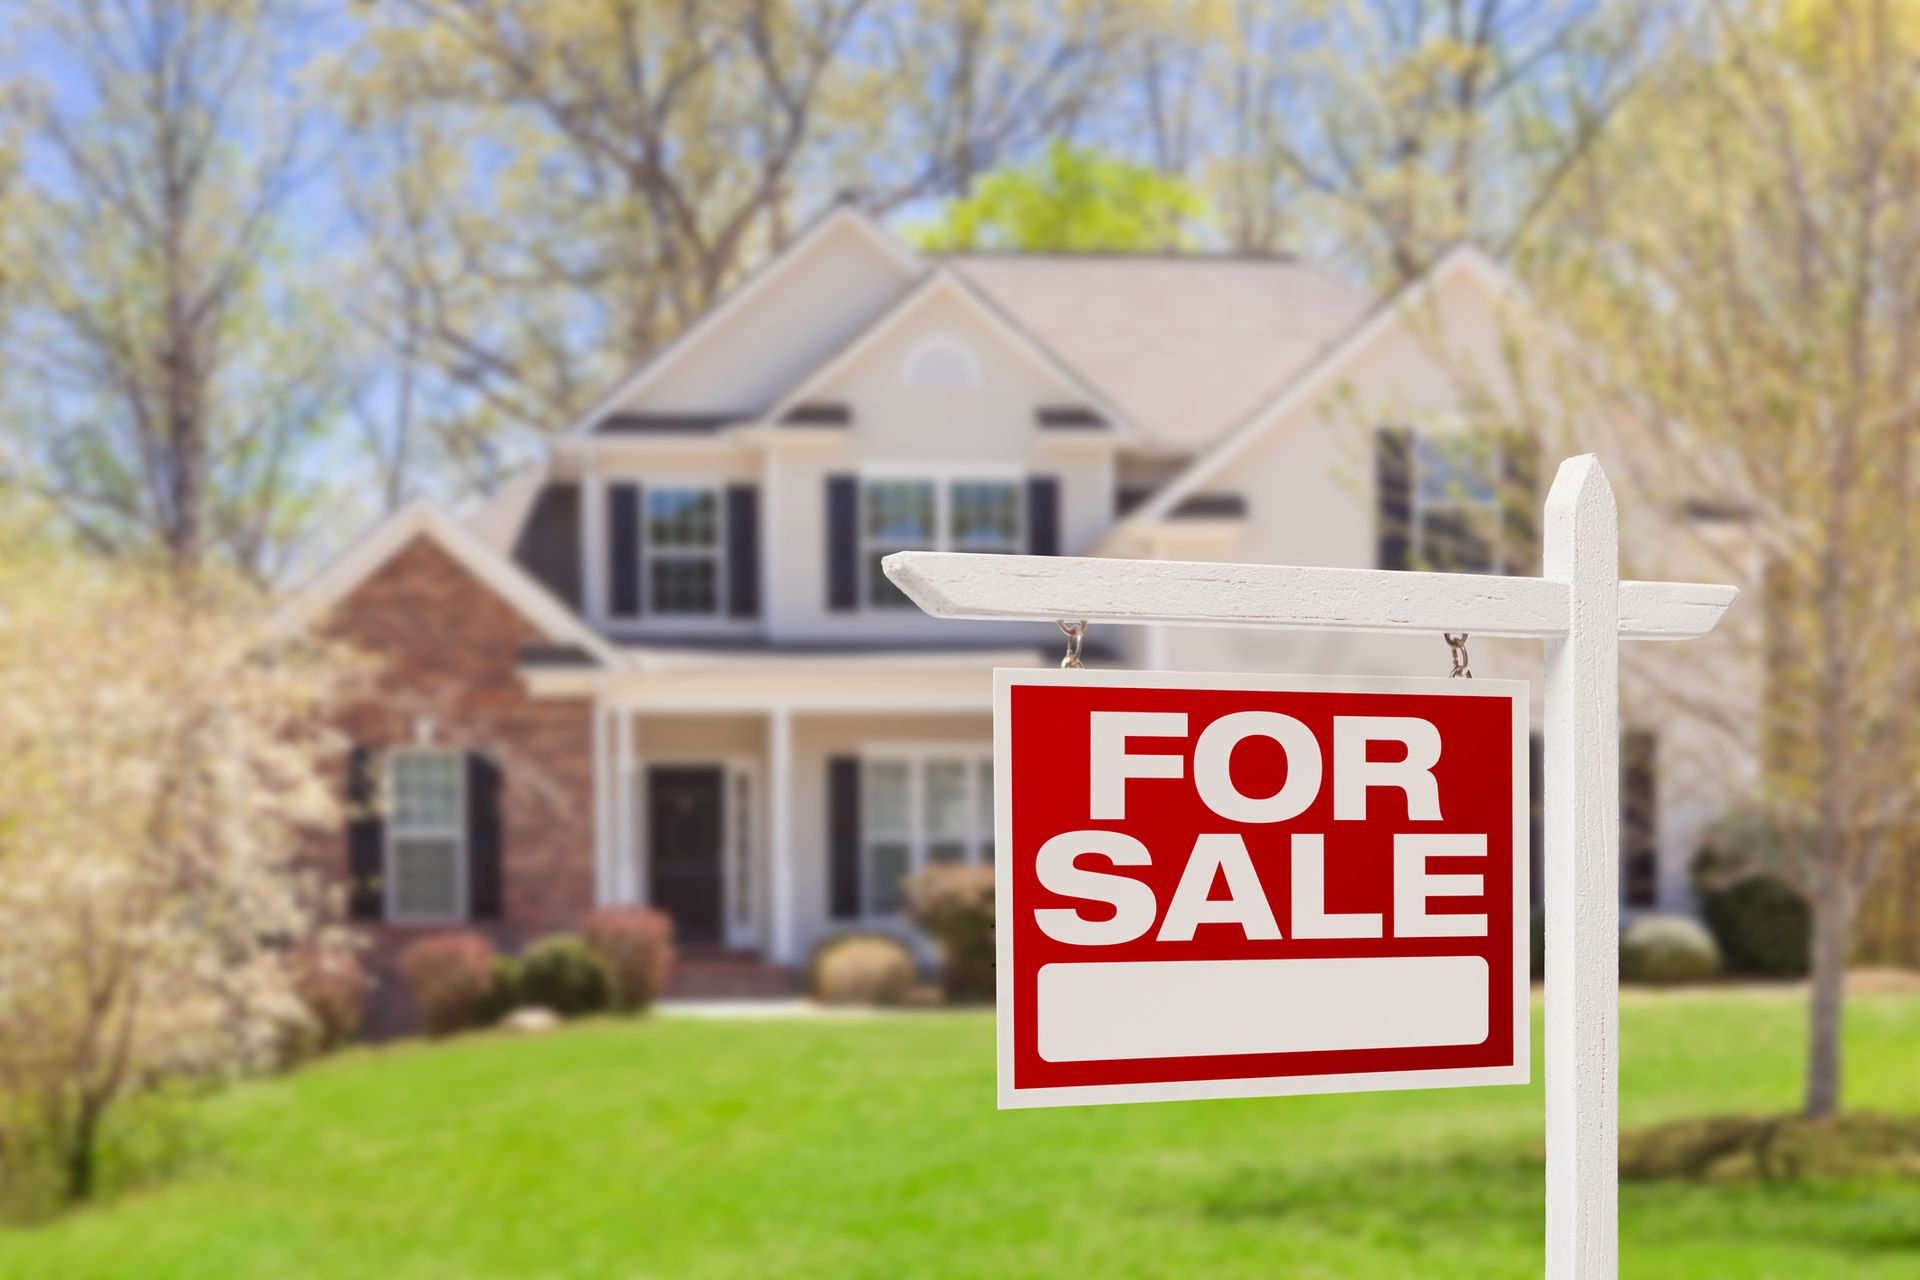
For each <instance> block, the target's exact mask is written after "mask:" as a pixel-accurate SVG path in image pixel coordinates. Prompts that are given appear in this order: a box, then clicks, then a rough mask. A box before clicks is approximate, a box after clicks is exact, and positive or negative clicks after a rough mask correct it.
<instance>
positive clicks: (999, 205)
mask: <svg viewBox="0 0 1920 1280" xmlns="http://www.w3.org/2000/svg"><path fill="white" fill-rule="evenodd" d="M1206 214H1207V209H1206V204H1205V202H1204V201H1203V200H1201V198H1200V196H1199V194H1198V193H1197V192H1196V191H1194V189H1193V187H1192V186H1191V185H1189V184H1188V183H1186V182H1184V181H1182V180H1181V179H1179V178H1175V177H1171V176H1169V175H1167V174H1164V173H1162V172H1160V171H1159V170H1158V169H1155V168H1153V167H1152V166H1150V165H1145V164H1138V163H1135V162H1133V161H1130V160H1126V159H1123V158H1121V157H1118V156H1110V155H1106V154H1104V153H1102V152H1099V151H1094V150H1091V149H1088V148H1074V147H1069V146H1067V145H1066V144H1065V143H1063V142H1056V143H1054V144H1053V145H1052V146H1050V147H1048V148H1047V150H1046V153H1045V154H1044V155H1043V156H1042V157H1041V158H1040V159H1039V160H1036V161H1034V162H1032V163H1031V164H1025V165H1019V166H1015V167H1010V168H1004V169H996V170H994V171H993V172H991V173H988V174H986V175H985V176H983V177H982V178H981V179H980V180H979V181H978V182H977V183H975V184H974V187H973V190H972V191H971V192H970V193H968V194H967V195H965V196H962V197H959V198H958V199H955V200H953V201H951V202H950V203H948V205H947V206H946V208H945V209H944V210H942V212H941V216H940V220H939V221H938V222H937V223H935V224H934V225H932V226H930V227H928V228H926V229H925V230H924V231H922V232H921V233H920V234H919V236H918V239H919V240H920V242H921V244H922V245H924V246H925V247H926V248H929V249H934V250H954V249H1019V250H1028V251H1033V250H1102V249H1104V250H1131V251H1140V250H1169V251H1171V250H1178V249H1182V248H1190V247H1192V245H1193V244H1194V241H1195V239H1196V231H1197V229H1198V228H1199V226H1200V224H1201V223H1202V222H1203V221H1204V219H1205V218H1206Z"/></svg>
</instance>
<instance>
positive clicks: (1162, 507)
mask: <svg viewBox="0 0 1920 1280" xmlns="http://www.w3.org/2000/svg"><path fill="white" fill-rule="evenodd" d="M1455 275H1464V276H1466V277H1467V278H1469V279H1471V280H1473V281H1474V282H1475V283H1476V284H1478V285H1479V286H1480V287H1481V288H1483V289H1486V290H1488V291H1490V292H1492V293H1493V294H1494V295H1495V298H1496V300H1503V299H1505V298H1506V297H1508V296H1510V295H1511V294H1512V292H1513V286H1512V284H1511V282H1510V280H1509V278H1508V277H1507V275H1506V273H1505V272H1504V271H1503V270H1502V269H1501V268H1500V267H1499V266H1497V265H1496V264H1495V263H1493V262H1492V261H1490V260H1489V259H1488V258H1487V257H1486V255H1485V254H1483V253H1481V252H1480V251H1478V250H1477V249H1473V248H1471V247H1461V248H1457V249H1454V250H1451V251H1449V252H1448V253H1447V254H1446V255H1445V256H1444V257H1442V258H1441V259H1440V261H1438V262H1436V263H1435V264H1434V265H1433V266H1432V267H1431V268H1429V269H1428V271H1427V273H1426V274H1425V275H1423V276H1421V277H1420V278H1419V279H1417V280H1415V281H1413V282H1412V283H1410V284H1408V285H1407V286H1405V287H1404V288H1402V289H1401V290H1400V291H1399V292H1398V293H1396V294H1394V295H1392V296H1391V297H1389V298H1388V299H1387V300H1386V301H1385V302H1383V303H1382V304H1380V305H1379V306H1378V307H1376V308H1375V309H1374V310H1373V311H1372V312H1371V313H1369V314H1368V315H1367V316H1366V317H1365V318H1364V319H1362V320H1361V321H1360V322H1359V323H1358V324H1357V325H1355V326H1354V327H1353V328H1352V329H1350V330H1348V331H1347V334H1346V336H1345V337H1343V338H1341V339H1339V340H1338V341H1336V342H1335V343H1334V344H1333V345H1332V346H1330V347H1329V348H1327V350H1326V351H1325V352H1324V353H1323V354H1321V355H1320V357H1319V358H1318V359H1316V360H1314V361H1313V362H1312V363H1311V364H1309V365H1307V367H1306V368H1304V369H1302V370H1301V371H1300V372H1299V373H1297V374H1295V375H1294V377H1293V378H1292V379H1290V380H1289V381H1288V383H1287V385H1286V386H1285V387H1284V388H1282V389H1281V391H1280V392H1279V394H1278V395H1276V396H1275V397H1274V398H1273V399H1271V400H1269V401H1267V402H1266V403H1265V404H1264V405H1262V406H1261V407H1259V408H1257V409H1255V410H1254V412H1253V415H1252V416H1251V417H1250V418H1248V419H1247V421H1246V422H1244V423H1243V424H1241V425H1240V426H1239V427H1236V428H1234V429H1233V430H1232V431H1230V432H1229V433H1228V434H1227V435H1226V436H1224V437H1223V438H1222V439H1221V440H1220V441H1219V443H1217V444H1215V445H1214V446H1213V447H1212V448H1211V449H1208V450H1207V451H1206V452H1205V453H1203V454H1201V455H1200V456H1199V457H1198V458H1196V459H1194V461H1193V463H1192V465H1190V466H1189V467H1187V469H1186V470H1185V471H1182V472H1181V473H1180V474H1179V475H1177V476H1175V477H1174V478H1173V479H1172V480H1171V481H1169V482H1168V483H1167V485H1166V486H1165V487H1164V488H1162V489H1161V490H1160V492H1158V493H1157V494H1155V495H1154V496H1153V497H1152V498H1151V499H1149V500H1148V501H1147V502H1146V503H1145V504H1144V505H1143V506H1141V507H1140V508H1139V509H1137V510H1135V511H1134V512H1132V513H1131V514H1129V515H1128V516H1127V517H1126V518H1125V519H1123V520H1121V521H1120V522H1119V523H1117V524H1115V525H1114V526H1113V527H1112V528H1110V529H1109V530H1108V531H1107V534H1106V536H1105V537H1104V538H1102V539H1101V546H1103V547H1104V546H1110V545H1113V543H1114V540H1116V539H1118V538H1122V537H1125V536H1127V535H1129V534H1140V533H1143V532H1144V529H1145V526H1147V525H1152V524H1157V523H1159V522H1160V521H1162V520H1164V519H1166V517H1167V516H1168V515H1169V514H1170V513H1171V512H1172V511H1173V509H1174V508H1175V507H1177V506H1178V505H1180V503H1181V501H1182V500H1184V499H1185V498H1187V497H1188V496H1189V495H1191V494H1192V493H1193V492H1194V491H1195V490H1197V489H1198V488H1200V486H1201V485H1203V484H1205V483H1207V482H1208V481H1209V480H1211V479H1213V478H1214V477H1215V476H1216V475H1218V474H1219V473H1220V472H1221V471H1222V470H1223V469H1224V468H1225V467H1226V466H1227V464H1228V463H1230V462H1232V461H1233V460H1234V459H1235V458H1237V457H1239V456H1240V454H1241V453H1243V452H1244V451H1245V450H1246V449H1247V448H1248V447H1249V446H1251V445H1252V444H1254V443H1255V442H1256V441H1258V440H1259V439H1260V438H1261V437H1262V436H1264V435H1266V433H1267V432H1268V431H1269V430H1270V429H1271V428H1273V427H1274V426H1275V425H1276V424H1277V423H1279V422H1281V421H1284V420H1285V419H1286V418H1287V417H1288V416H1289V415H1290V414H1292V413H1293V412H1294V411H1295V410H1297V409H1299V408H1301V407H1302V406H1303V405H1305V404H1307V403H1308V402H1309V401H1310V400H1312V399H1313V398H1314V397H1315V396H1319V395H1321V394H1324V393H1325V392H1327V391H1328V390H1330V389H1331V388H1330V384H1331V383H1332V382H1333V381H1334V379H1335V378H1336V377H1338V376H1339V375H1340V374H1342V373H1344V372H1345V370H1346V368H1347V366H1348V365H1350V364H1352V363H1353V362H1354V361H1355V360H1357V359H1359V358H1360V357H1361V356H1362V355H1364V354H1365V353H1366V352H1367V350H1368V349H1369V348H1371V347H1372V346H1373V345H1374V344H1375V343H1377V342H1379V341H1380V340H1381V338H1382V337H1384V336H1385V335H1387V334H1389V333H1391V332H1392V331H1393V330H1394V329H1395V328H1396V327H1397V326H1399V325H1401V324H1403V323H1404V322H1405V320H1406V314H1407V312H1408V311H1409V310H1411V309H1412V308H1414V307H1415V306H1418V305H1421V304H1423V303H1424V302H1425V301H1426V300H1427V299H1428V298H1430V297H1431V296H1432V294H1433V292H1434V291H1435V290H1436V289H1438V288H1439V287H1440V286H1441V284H1443V283H1444V282H1445V281H1447V280H1449V279H1451V278H1453V277H1454V276H1455Z"/></svg>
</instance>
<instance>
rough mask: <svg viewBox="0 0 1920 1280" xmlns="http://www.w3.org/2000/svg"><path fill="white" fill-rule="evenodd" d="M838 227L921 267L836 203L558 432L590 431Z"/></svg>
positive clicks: (910, 268)
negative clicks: (856, 233) (850, 231)
mask: <svg viewBox="0 0 1920 1280" xmlns="http://www.w3.org/2000/svg"><path fill="white" fill-rule="evenodd" d="M841 227H849V228H852V229H854V230H856V231H858V232H859V233H860V234H861V235H862V236H864V237H866V238H867V239H868V240H870V241H872V242H873V244H874V245H875V246H877V247H878V248H879V249H880V250H881V251H882V253H884V254H885V255H886V256H887V257H888V258H890V259H892V260H893V261H894V262H896V263H898V264H899V265H900V267H901V268H902V269H903V270H904V271H907V272H910V273H918V272H919V271H920V270H921V263H920V260H919V259H918V258H916V257H915V256H914V255H913V253H912V251H911V250H909V249H908V248H907V247H906V246H905V245H903V244H901V243H900V242H899V241H898V240H895V239H894V238H893V237H892V236H890V235H888V234H887V233H886V232H885V231H883V230H881V229H880V227H878V226H877V225H875V223H874V221H873V219H871V218H869V217H868V216H867V215H866V214H864V213H862V212H861V211H860V210H859V209H857V208H855V207H853V206H852V205H849V204H836V205H834V206H833V207H832V208H831V209H829V210H828V211H827V212H826V213H825V214H823V215H822V216H821V217H820V218H818V219H816V220H815V221H814V223H813V225H812V226H810V227H808V228H807V229H806V230H804V231H802V232H801V233H800V235H799V236H797V237H796V238H795V239H794V240H793V241H792V243H790V244H788V245H787V246H786V248H785V249H783V250H782V251H781V252H779V253H776V254H775V255H774V256H773V257H772V258H770V259H769V260H767V261H766V262H764V263H762V264H761V265H760V267H759V269H758V270H756V271H754V272H752V273H751V274H750V275H748V276H747V278H746V279H745V280H743V281H741V282H740V284H739V285H738V286H736V287H735V288H734V289H733V290H732V291H731V292H730V293H728V294H727V295H726V296H725V297H723V298H721V299H720V301H719V302H718V303H716V304H715V305H714V306H712V307H711V308H709V309H708V310H707V311H706V313H705V314H703V315H702V316H701V317H700V318H699V319H698V320H696V321H694V322H693V323H692V324H691V325H688V326H687V328H686V329H684V330H682V331H681V332H680V334H679V335H678V336H676V337H675V338H674V339H673V341H671V342H669V343H668V344H667V345H666V346H664V347H662V348H661V349H660V350H659V351H657V352H655V353H654V354H653V355H652V356H650V357H649V358H648V359H647V360H646V361H644V362H643V363H642V364H641V365H640V367H639V368H637V369H635V370H634V371H633V372H632V373H630V374H628V375H627V377H626V378H624V379H623V380H622V381H621V382H620V384H619V385H618V386H616V387H615V388H614V389H613V390H612V391H610V392H608V393H607V394H606V395H605V396H603V397H601V398H600V400H599V401H598V402H596V403H595V404H594V405H593V407H592V408H590V409H588V410H587V412H585V413H583V414H581V415H580V417H579V418H577V419H575V420H574V422H573V423H572V424H570V425H569V426H568V427H567V429H566V431H565V432H564V433H563V434H566V435H586V434H587V433H589V432H591V431H592V430H593V429H594V426H595V424H597V423H598V422H599V421H600V420H601V419H602V418H603V417H605V416H606V415H607V414H608V413H609V412H611V411H612V410H613V409H614V408H616V407H617V406H619V405H622V404H626V403H629V402H631V401H632V400H633V398H634V397H636V396H638V395H640V394H641V393H642V392H644V391H645V390H646V389H647V388H648V387H650V386H652V385H653V384H654V383H655V382H657V381H658V380H659V379H660V378H662V377H664V376H665V375H666V374H667V373H668V372H669V371H670V370H672V369H673V368H674V367H675V366H676V365H678V364H679V363H680V361H681V360H683V359H685V358H686V356H687V354H688V353H689V352H692V351H694V350H696V349H698V348H699V347H700V346H701V345H702V344H703V343H704V342H705V341H706V340H707V338H708V337H709V336H711V335H712V334H713V332H714V331H715V330H716V329H718V328H719V327H720V325H721V323H722V322H723V321H724V320H725V319H726V317H727V316H729V315H731V314H733V312H735V311H736V310H738V309H739V308H741V307H743V306H746V305H748V304H749V303H751V302H752V300H753V299H754V298H755V297H756V296H757V295H758V294H760V293H761V292H762V291H763V290H764V289H765V288H766V287H767V286H768V285H770V284H772V283H773V282H774V281H776V280H778V279H779V278H780V277H781V276H783V275H785V274H786V273H787V272H788V271H789V270H790V269H791V268H792V266H793V264H795V263H797V262H799V261H800V260H801V259H803V258H804V257H806V255H807V253H808V251H809V250H810V249H811V248H812V247H813V246H814V245H815V244H818V243H819V242H820V241H822V240H824V239H826V238H827V236H828V235H830V234H831V233H832V232H833V231H835V230H836V229H838V228H841Z"/></svg>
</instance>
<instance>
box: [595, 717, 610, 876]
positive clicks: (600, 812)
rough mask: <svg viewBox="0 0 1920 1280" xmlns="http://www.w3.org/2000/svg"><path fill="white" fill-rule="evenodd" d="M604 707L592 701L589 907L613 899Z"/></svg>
mask: <svg viewBox="0 0 1920 1280" xmlns="http://www.w3.org/2000/svg"><path fill="white" fill-rule="evenodd" d="M607 714H608V713H607V706H606V703H604V702H602V701H601V700H600V699H598V698H595V699H594V700H593V904H594V905H595V906H596V907H604V906H606V905H607V904H608V903H610V902H612V901H613V900H614V883H613V848H614V839H613V818H612V814H613V770H612V768H611V767H610V766H609V763H608V760H607V752H608V749H609V748H608V743H607Z"/></svg>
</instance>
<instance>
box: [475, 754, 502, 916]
mask: <svg viewBox="0 0 1920 1280" xmlns="http://www.w3.org/2000/svg"><path fill="white" fill-rule="evenodd" d="M500 844H501V841H500V768H499V766H498V765H496V764H494V763H493V761H491V760H489V759H487V758H486V757H485V756H483V755H480V754H479V753H478V752H471V753H469V754H468V756H467V908H468V911H469V913H470V914H471V915H472V916H473V918H474V919H476V920H498V919H499V918H500Z"/></svg>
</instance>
